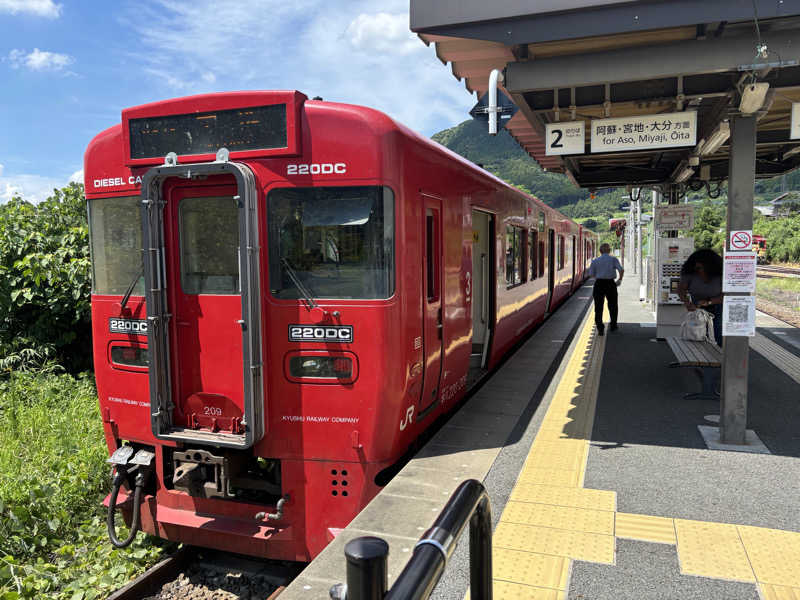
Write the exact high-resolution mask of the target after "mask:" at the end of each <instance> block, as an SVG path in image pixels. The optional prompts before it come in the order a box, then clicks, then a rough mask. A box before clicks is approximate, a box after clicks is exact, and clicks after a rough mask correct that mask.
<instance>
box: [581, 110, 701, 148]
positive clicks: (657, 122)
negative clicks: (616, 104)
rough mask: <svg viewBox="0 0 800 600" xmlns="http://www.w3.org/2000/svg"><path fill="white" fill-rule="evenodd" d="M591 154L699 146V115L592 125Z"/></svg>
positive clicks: (623, 119) (680, 114) (667, 115)
mask: <svg viewBox="0 0 800 600" xmlns="http://www.w3.org/2000/svg"><path fill="white" fill-rule="evenodd" d="M591 127H592V132H591V139H592V152H622V151H623V150H651V149H654V148H678V147H681V146H694V145H696V144H697V112H695V111H691V110H690V111H684V112H677V113H664V114H658V115H641V116H638V117H618V118H614V119H597V120H594V121H592V125H591Z"/></svg>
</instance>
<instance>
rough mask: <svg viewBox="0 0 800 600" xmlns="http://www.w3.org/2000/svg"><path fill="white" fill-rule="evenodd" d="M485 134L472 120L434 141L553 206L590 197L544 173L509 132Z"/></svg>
mask: <svg viewBox="0 0 800 600" xmlns="http://www.w3.org/2000/svg"><path fill="white" fill-rule="evenodd" d="M486 130H487V127H486V125H485V124H484V123H481V122H479V121H476V120H474V119H470V120H469V121H464V122H463V123H461V124H460V125H456V126H455V127H451V128H450V129H445V130H444V131H440V132H439V133H437V134H435V135H434V136H433V139H434V140H436V141H437V142H439V143H440V144H442V145H443V146H447V147H448V148H450V150H452V151H453V152H456V153H458V154H460V155H461V156H463V157H464V158H466V159H468V160H470V161H472V162H474V163H476V164H479V165H482V166H483V168H484V169H486V170H487V171H491V172H492V173H494V174H495V175H497V176H498V177H500V179H503V180H504V181H507V182H508V183H511V184H513V185H515V186H517V187H522V188H525V189H526V191H529V192H530V193H532V194H533V195H535V196H536V197H537V198H539V199H540V200H542V201H544V202H546V203H547V204H549V205H550V206H555V207H561V206H564V205H567V204H575V203H577V202H578V201H579V200H583V199H585V198H588V197H589V194H588V192H587V191H586V190H582V189H580V188H578V187H576V186H575V185H573V184H572V182H570V181H569V179H567V178H566V177H565V176H563V175H560V174H558V173H546V172H545V171H542V169H541V167H539V165H537V164H536V163H535V162H534V161H533V159H532V158H531V157H530V156H528V154H527V153H526V152H525V151H524V150H523V149H522V148H520V146H519V144H517V142H516V141H514V138H512V137H511V136H510V135H509V133H508V132H507V131H505V130H503V131H501V132H500V133H498V134H497V135H496V136H491V135H489V134H488V133H487V131H486Z"/></svg>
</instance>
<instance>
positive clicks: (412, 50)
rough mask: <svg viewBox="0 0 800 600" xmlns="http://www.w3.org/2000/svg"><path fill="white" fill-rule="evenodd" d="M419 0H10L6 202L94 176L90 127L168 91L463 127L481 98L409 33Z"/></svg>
mask: <svg viewBox="0 0 800 600" xmlns="http://www.w3.org/2000/svg"><path fill="white" fill-rule="evenodd" d="M376 4H378V5H379V6H376ZM408 4H409V0H381V2H380V3H375V2H368V1H366V0H335V1H331V0H293V1H292V0H290V1H288V2H287V1H286V0H236V1H234V2H225V1H224V0H191V1H187V0H112V1H108V0H106V1H99V0H82V1H77V0H73V1H70V0H62V1H60V2H59V1H58V0H0V202H5V201H7V200H8V199H9V198H10V197H11V196H12V195H16V194H21V195H22V196H23V197H24V198H26V199H29V200H32V201H39V200H42V199H44V198H45V197H47V196H48V195H49V194H50V193H51V191H52V189H53V188H54V187H60V186H62V185H65V184H66V183H67V182H68V181H70V179H80V180H82V173H81V169H82V165H83V152H84V150H85V149H86V145H87V144H88V143H89V141H90V140H91V138H92V137H93V136H94V135H95V134H97V133H98V132H100V131H102V130H103V129H105V128H106V127H109V126H111V125H113V124H115V123H118V122H119V120H120V111H121V110H122V109H123V108H125V107H128V106H135V105H137V104H142V103H145V102H152V101H155V100H161V99H164V98H172V97H176V96H185V95H190V94H197V93H204V92H217V91H228V90H247V89H297V90H300V91H301V92H304V93H305V94H307V95H308V96H309V97H312V96H317V95H318V96H322V97H323V98H325V99H326V100H331V101H341V102H351V103H355V104H363V105H366V106H371V107H374V108H377V109H380V110H383V111H385V112H386V113H388V114H389V115H391V116H392V117H395V118H396V119H398V120H399V121H401V122H403V123H405V124H406V125H408V126H410V127H411V128H413V129H415V130H417V131H419V132H421V133H424V134H426V135H431V134H433V133H435V132H436V131H439V130H440V129H444V128H446V127H450V126H452V125H455V124H456V123H459V122H461V121H463V120H464V119H466V118H468V115H467V111H468V110H469V108H470V107H471V106H472V105H473V104H474V102H475V98H474V97H472V96H470V94H469V93H468V92H467V91H466V89H465V88H464V86H463V84H462V83H460V82H458V81H457V80H456V79H455V78H453V76H452V75H451V74H450V70H449V68H447V67H445V66H444V65H442V64H441V63H440V62H439V60H438V59H437V58H436V56H435V53H434V51H433V48H432V47H431V48H428V47H426V46H425V44H423V43H422V41H420V40H419V39H418V38H417V37H416V36H415V35H413V34H412V33H410V32H409V30H408Z"/></svg>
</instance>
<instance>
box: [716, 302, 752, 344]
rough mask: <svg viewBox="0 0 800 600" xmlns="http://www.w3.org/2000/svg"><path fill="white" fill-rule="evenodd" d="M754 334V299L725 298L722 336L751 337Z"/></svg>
mask: <svg viewBox="0 0 800 600" xmlns="http://www.w3.org/2000/svg"><path fill="white" fill-rule="evenodd" d="M755 334H756V297H755V296H725V298H724V301H723V304H722V335H723V336H743V337H753V336H754V335H755Z"/></svg>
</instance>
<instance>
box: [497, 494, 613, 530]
mask: <svg viewBox="0 0 800 600" xmlns="http://www.w3.org/2000/svg"><path fill="white" fill-rule="evenodd" d="M500 520H501V521H506V522H508V523H521V524H523V525H536V526H538V527H552V528H554V529H569V530H570V531H587V532H589V533H603V534H605V535H614V513H611V512H608V511H605V510H589V509H585V508H571V507H568V506H552V505H549V504H531V503H529V502H513V501H509V502H507V503H506V507H505V509H504V510H503V515H502V516H501V517H500Z"/></svg>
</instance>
